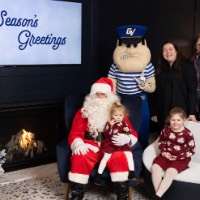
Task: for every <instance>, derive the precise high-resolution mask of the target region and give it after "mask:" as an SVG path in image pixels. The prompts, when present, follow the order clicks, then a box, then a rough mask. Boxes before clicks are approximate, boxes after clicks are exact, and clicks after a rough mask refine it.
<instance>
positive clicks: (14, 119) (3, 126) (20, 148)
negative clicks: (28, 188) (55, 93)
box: [0, 101, 64, 171]
mask: <svg viewBox="0 0 200 200" xmlns="http://www.w3.org/2000/svg"><path fill="white" fill-rule="evenodd" d="M63 110H64V109H63V103H62V102H61V101H42V102H41V101H40V102H38V101H37V102H24V103H15V104H4V105H1V109H0V150H2V149H6V162H5V163H4V164H3V168H4V170H5V171H13V170H17V169H22V168H26V167H32V166H37V165H41V164H46V163H50V162H54V161H56V144H57V143H58V141H59V140H60V139H61V138H62V137H63V135H64V114H63Z"/></svg>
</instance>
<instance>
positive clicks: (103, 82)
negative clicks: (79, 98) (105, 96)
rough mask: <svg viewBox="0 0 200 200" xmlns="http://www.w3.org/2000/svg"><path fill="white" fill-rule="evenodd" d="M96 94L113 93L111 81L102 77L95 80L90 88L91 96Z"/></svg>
mask: <svg viewBox="0 0 200 200" xmlns="http://www.w3.org/2000/svg"><path fill="white" fill-rule="evenodd" d="M97 92H101V93H110V92H113V83H112V80H111V79H109V78H106V77H102V78H100V79H99V80H97V81H96V82H95V83H94V84H93V85H92V87H91V91H90V93H91V94H95V93H97Z"/></svg>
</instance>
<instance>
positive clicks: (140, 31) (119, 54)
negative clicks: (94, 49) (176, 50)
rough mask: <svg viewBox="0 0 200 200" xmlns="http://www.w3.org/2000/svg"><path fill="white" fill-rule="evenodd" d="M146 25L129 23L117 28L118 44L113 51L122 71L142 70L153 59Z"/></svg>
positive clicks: (115, 61) (114, 59)
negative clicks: (147, 40) (146, 38)
mask: <svg viewBox="0 0 200 200" xmlns="http://www.w3.org/2000/svg"><path fill="white" fill-rule="evenodd" d="M146 32H147V28H146V27H144V26H137V25H129V26H120V27H118V28H117V29H116V33H117V36H118V41H117V46H116V48H115V50H114V53H113V61H114V63H115V64H116V65H117V67H118V68H119V70H120V71H122V72H142V71H143V70H144V69H145V67H146V66H147V65H148V63H149V62H150V60H151V52H150V50H149V48H148V47H147V43H146V40H145V33H146Z"/></svg>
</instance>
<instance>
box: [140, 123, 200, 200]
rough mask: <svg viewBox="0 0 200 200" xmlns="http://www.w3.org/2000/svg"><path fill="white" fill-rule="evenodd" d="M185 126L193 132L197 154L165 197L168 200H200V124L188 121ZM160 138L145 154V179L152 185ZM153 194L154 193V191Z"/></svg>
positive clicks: (176, 178) (177, 177)
mask: <svg viewBox="0 0 200 200" xmlns="http://www.w3.org/2000/svg"><path fill="white" fill-rule="evenodd" d="M185 126H186V127H187V128H188V129H189V130H191V132H192V133H193V135H194V139H195V144H196V149H195V151H196V153H195V154H194V155H193V156H192V159H191V162H190V164H189V168H188V169H186V170H184V171H183V172H181V173H179V174H178V175H177V176H176V177H175V179H174V181H173V183H172V185H171V187H170V188H169V190H168V191H167V192H166V193H165V194H164V195H163V199H166V200H176V199H181V200H188V199H190V200H197V199H198V200H199V198H200V122H199V123H197V122H192V121H186V122H185ZM157 143H158V138H157V139H156V140H155V141H154V142H153V143H152V144H150V145H149V146H148V147H147V148H146V149H145V150H144V153H143V163H144V166H145V179H146V182H147V185H148V184H149V185H151V186H152V183H151V181H150V180H151V177H150V176H151V166H152V163H153V160H154V158H155V157H156V156H157V155H158V154H159V150H158V144H157ZM152 192H153V191H152Z"/></svg>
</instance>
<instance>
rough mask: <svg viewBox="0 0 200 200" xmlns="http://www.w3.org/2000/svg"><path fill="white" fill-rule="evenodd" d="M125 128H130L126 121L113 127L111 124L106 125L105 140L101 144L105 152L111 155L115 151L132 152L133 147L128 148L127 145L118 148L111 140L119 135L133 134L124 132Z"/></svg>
mask: <svg viewBox="0 0 200 200" xmlns="http://www.w3.org/2000/svg"><path fill="white" fill-rule="evenodd" d="M125 127H128V124H127V123H126V122H125V121H122V122H116V123H114V124H113V125H111V124H110V123H109V122H107V123H106V126H105V129H104V136H105V139H104V140H103V141H102V142H101V150H102V151H103V152H105V153H109V154H110V153H113V152H114V151H131V147H130V146H128V145H127V144H125V145H123V146H116V145H115V144H113V143H112V140H111V138H112V136H113V135H117V134H118V133H124V134H131V133H130V131H129V132H127V133H126V132H125V131H124V128H125ZM128 128H129V127H128ZM129 130H130V128H129Z"/></svg>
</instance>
